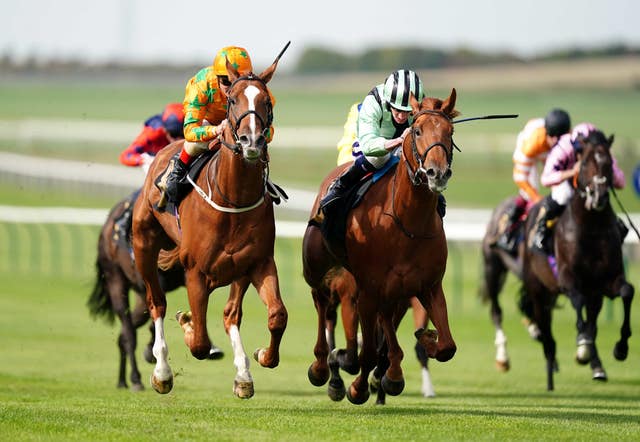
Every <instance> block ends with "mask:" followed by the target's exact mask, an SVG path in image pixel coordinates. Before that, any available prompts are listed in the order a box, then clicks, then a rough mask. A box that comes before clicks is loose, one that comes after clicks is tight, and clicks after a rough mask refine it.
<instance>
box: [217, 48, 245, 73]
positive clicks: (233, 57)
mask: <svg viewBox="0 0 640 442" xmlns="http://www.w3.org/2000/svg"><path fill="white" fill-rule="evenodd" d="M226 60H229V63H231V64H232V65H233V66H234V67H235V68H236V70H237V71H238V73H239V74H240V75H247V74H248V73H249V72H252V71H253V66H251V58H249V53H248V52H247V50H246V49H244V48H240V47H238V46H226V47H224V48H222V49H220V51H219V52H218V53H217V54H216V58H214V60H213V73H214V74H216V75H223V76H228V75H229V73H228V72H227V62H226Z"/></svg>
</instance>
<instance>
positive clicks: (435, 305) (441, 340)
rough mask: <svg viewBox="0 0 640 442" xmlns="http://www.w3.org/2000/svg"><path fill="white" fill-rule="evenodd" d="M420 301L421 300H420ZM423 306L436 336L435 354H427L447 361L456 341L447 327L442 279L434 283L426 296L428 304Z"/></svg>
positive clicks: (447, 319)
mask: <svg viewBox="0 0 640 442" xmlns="http://www.w3.org/2000/svg"><path fill="white" fill-rule="evenodd" d="M421 301H422V300H421ZM423 305H424V307H425V308H426V309H427V311H428V312H429V316H430V317H431V322H432V323H433V325H434V327H435V328H436V331H437V333H438V336H437V339H438V341H437V347H436V348H437V350H436V353H435V355H429V356H431V357H435V358H436V359H437V360H438V361H440V362H445V361H448V360H449V359H451V358H452V357H453V355H454V354H455V353H456V349H457V348H456V343H455V342H454V340H453V337H452V336H451V330H450V329H449V317H448V314H447V301H446V300H445V297H444V292H443V290H442V281H439V282H438V283H437V284H436V285H434V287H433V289H432V290H431V296H430V297H429V298H428V304H427V305H425V304H424V303H423Z"/></svg>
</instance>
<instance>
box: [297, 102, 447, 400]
mask: <svg viewBox="0 0 640 442" xmlns="http://www.w3.org/2000/svg"><path fill="white" fill-rule="evenodd" d="M455 101H456V92H455V89H453V90H452V91H451V95H450V96H449V97H448V98H447V99H446V100H444V101H442V100H439V99H436V98H425V99H424V100H423V101H422V102H418V101H417V100H416V99H415V97H413V96H412V97H411V100H410V102H411V107H412V109H413V114H414V121H413V124H412V126H411V131H410V134H409V135H408V136H407V137H406V138H405V140H404V143H403V145H402V148H401V151H402V159H401V160H400V164H398V166H397V167H396V168H395V171H393V173H388V174H386V175H384V176H382V177H381V178H380V179H379V180H378V181H377V182H376V183H375V184H374V185H372V186H371V188H370V189H369V190H368V192H367V194H366V195H365V197H364V198H363V200H362V202H361V203H360V204H359V205H358V206H357V207H355V208H354V209H353V210H351V212H350V213H349V214H348V217H347V221H346V235H345V238H344V251H345V252H346V253H344V254H343V253H337V254H336V253H335V250H334V251H332V249H331V245H328V244H327V242H326V240H325V238H324V237H323V235H322V232H321V224H322V222H323V221H322V216H320V214H319V212H318V206H319V201H320V197H321V196H322V195H324V194H325V193H326V192H327V189H328V187H329V185H330V184H331V182H332V181H333V180H334V178H335V177H336V176H337V175H338V174H339V173H341V172H342V171H343V170H344V168H345V166H342V167H339V168H337V169H335V170H334V171H333V172H332V173H330V174H329V176H328V177H327V178H325V180H324V181H323V183H322V185H321V188H320V192H319V194H318V196H317V197H316V201H315V203H314V207H313V209H312V217H314V215H316V214H319V215H318V216H317V217H314V218H312V220H311V221H310V222H309V225H308V226H307V229H306V232H305V235H304V238H303V272H304V277H305V280H306V281H307V283H308V284H309V286H310V287H311V293H312V296H313V299H314V304H315V306H316V309H317V313H318V337H317V341H316V345H315V347H314V354H315V357H316V359H315V361H314V362H313V363H312V364H311V366H310V368H309V371H308V376H309V380H310V381H311V383H312V384H313V385H316V386H318V385H323V384H325V383H326V382H327V380H328V378H329V366H328V363H327V358H328V356H329V354H328V353H329V351H328V349H329V346H328V344H327V341H326V335H325V332H324V323H325V318H326V306H327V304H328V292H327V290H326V283H327V281H326V279H325V278H326V275H327V273H328V272H329V271H331V270H333V269H336V268H341V267H344V268H345V269H347V270H348V271H349V272H350V273H351V274H352V275H353V276H354V278H355V281H356V285H357V287H358V296H357V311H358V317H359V321H360V327H361V332H362V348H361V351H360V354H359V365H360V374H359V376H358V377H356V379H355V380H354V381H353V382H352V384H351V386H350V387H349V389H348V390H347V391H346V395H347V398H348V399H349V401H351V402H352V403H355V404H362V403H364V402H366V401H367V399H368V398H369V388H368V386H369V385H368V376H369V373H370V372H371V371H372V370H373V369H374V367H375V366H376V365H377V362H376V357H377V354H378V352H377V343H378V339H377V330H378V324H381V326H382V329H383V333H384V337H385V339H384V340H385V341H386V343H387V345H388V359H389V367H388V369H387V370H386V371H385V373H384V375H383V376H382V379H381V383H380V385H381V388H383V389H384V391H385V393H386V394H390V395H398V394H400V393H401V392H402V390H403V389H404V377H403V375H402V368H401V367H400V363H401V360H402V357H403V352H402V349H401V348H400V345H399V343H398V340H397V336H396V326H397V323H398V322H399V321H398V319H397V318H399V317H401V316H400V312H401V311H402V310H403V309H406V306H407V303H408V300H409V298H410V297H411V296H416V297H417V298H418V299H419V301H420V303H421V304H422V305H423V306H424V307H425V309H426V311H427V312H429V316H430V320H431V321H432V323H433V325H434V326H435V328H436V332H425V333H424V334H421V338H424V340H425V341H426V345H427V348H428V350H427V354H428V355H429V357H434V358H436V359H438V360H439V361H442V362H444V361H447V360H449V359H451V358H452V357H453V355H454V354H455V352H456V345H455V342H454V340H453V338H452V336H451V332H450V329H449V323H448V316H447V307H446V300H445V297H444V292H443V290H442V278H443V277H444V272H445V268H446V261H447V243H446V238H445V234H444V229H443V226H442V219H441V218H440V215H439V214H438V213H437V211H436V205H437V199H438V194H439V192H441V191H443V190H444V189H445V188H446V185H447V182H448V180H449V178H450V177H451V174H452V171H451V163H452V160H453V139H452V136H453V123H452V118H453V117H455V116H456V115H458V112H457V111H456V110H455V109H454V107H455ZM336 255H338V256H339V257H338V256H336Z"/></svg>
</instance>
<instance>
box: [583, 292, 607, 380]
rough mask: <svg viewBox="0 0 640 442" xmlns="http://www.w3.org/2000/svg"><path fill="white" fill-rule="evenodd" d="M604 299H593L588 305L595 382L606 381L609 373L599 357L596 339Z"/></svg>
mask: <svg viewBox="0 0 640 442" xmlns="http://www.w3.org/2000/svg"><path fill="white" fill-rule="evenodd" d="M603 301H604V298H603V297H602V296H598V297H596V298H595V299H593V298H592V299H591V302H590V303H588V304H587V321H586V325H585V331H586V335H587V336H588V337H589V338H590V339H591V344H590V345H589V346H590V349H591V351H590V354H591V357H590V358H589V361H590V365H591V372H592V379H593V380H594V381H606V380H607V373H606V372H605V371H604V368H603V367H602V361H601V360H600V356H599V355H598V347H597V346H596V338H597V336H598V316H599V315H600V311H601V310H602V304H603Z"/></svg>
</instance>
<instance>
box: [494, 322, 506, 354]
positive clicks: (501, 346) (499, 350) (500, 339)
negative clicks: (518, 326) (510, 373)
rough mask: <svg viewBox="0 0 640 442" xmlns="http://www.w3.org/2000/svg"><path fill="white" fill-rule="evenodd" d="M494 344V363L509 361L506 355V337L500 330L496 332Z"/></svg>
mask: <svg viewBox="0 0 640 442" xmlns="http://www.w3.org/2000/svg"><path fill="white" fill-rule="evenodd" d="M494 344H495V346H496V361H498V362H507V361H508V360H509V355H508V354H507V335H505V334H504V332H503V331H502V329H501V328H499V329H497V330H496V339H495V341H494Z"/></svg>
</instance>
